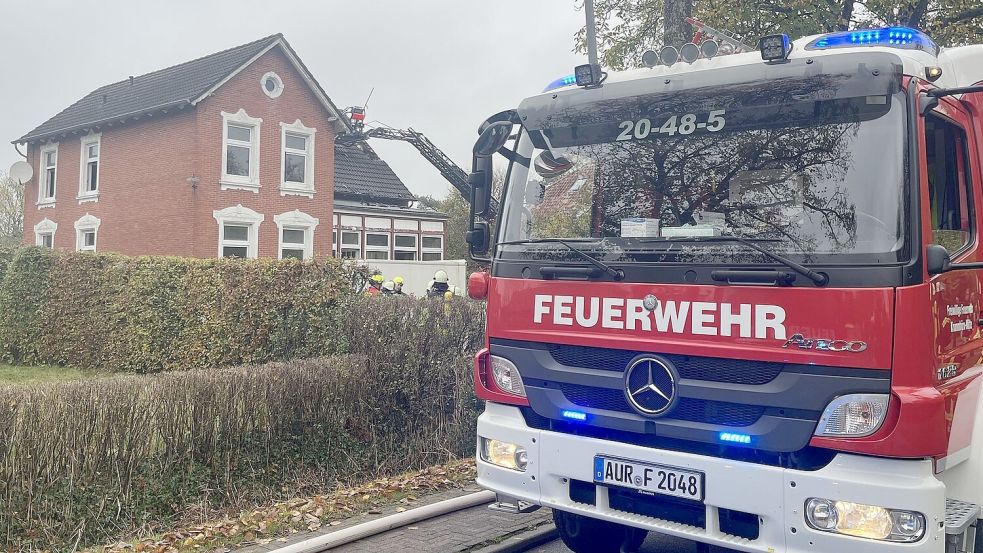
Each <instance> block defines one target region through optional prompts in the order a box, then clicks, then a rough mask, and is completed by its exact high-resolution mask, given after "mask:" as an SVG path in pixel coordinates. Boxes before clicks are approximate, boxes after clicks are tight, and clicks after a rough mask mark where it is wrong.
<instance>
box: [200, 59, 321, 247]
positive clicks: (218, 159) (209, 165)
mask: <svg viewBox="0 0 983 553" xmlns="http://www.w3.org/2000/svg"><path fill="white" fill-rule="evenodd" d="M269 71H273V72H275V73H276V74H277V75H279V77H280V79H281V80H282V81H283V93H282V94H281V95H280V96H279V97H277V98H275V99H271V98H269V97H268V96H266V94H264V93H263V91H262V89H261V84H260V79H261V78H262V76H263V75H265V74H266V73H267V72H269ZM239 109H244V110H245V111H246V113H247V114H249V116H250V117H258V118H261V119H262V120H263V122H262V123H261V124H260V147H259V152H260V159H259V174H260V186H261V188H260V190H259V193H255V192H252V191H247V190H221V187H220V185H219V180H220V178H221V174H222V156H223V155H224V152H223V151H222V112H223V111H224V112H226V113H235V112H237V111H239ZM196 116H197V129H198V130H197V136H198V139H199V141H200V149H199V152H200V165H199V168H200V173H199V175H200V176H201V183H200V185H199V188H198V198H199V203H198V209H197V214H196V221H197V222H198V224H199V227H198V234H199V237H198V239H196V240H195V252H194V254H195V255H196V256H198V257H213V256H215V255H217V253H218V251H217V249H218V223H216V221H215V219H214V217H213V216H212V211H213V210H215V209H223V208H226V207H231V206H235V205H238V204H242V205H243V206H244V207H248V208H250V209H252V210H253V211H257V212H259V213H263V214H264V215H265V216H266V219H265V220H264V221H263V223H262V224H261V225H260V228H259V255H260V257H277V255H278V253H277V247H278V244H279V237H278V236H277V226H276V223H274V221H273V216H274V215H276V214H280V213H285V212H287V211H292V210H294V209H299V210H300V211H302V212H304V213H306V214H308V215H311V216H312V217H316V218H318V219H319V220H320V224H319V225H318V227H317V229H316V230H315V232H314V253H315V255H318V256H324V255H330V254H331V205H332V197H333V196H334V134H335V133H334V130H333V129H334V125H335V123H332V122H330V121H328V118H329V114H328V112H327V111H326V110H325V109H324V108H323V107H322V105H321V103H320V102H319V101H318V99H317V98H316V97H315V95H314V93H313V92H311V90H310V89H309V88H308V87H307V85H306V83H304V81H303V78H302V77H301V75H300V74H299V73H298V72H297V71H295V70H294V68H293V66H292V64H291V63H290V61H289V60H288V59H287V57H286V56H285V55H284V54H283V53H282V52H281V51H280V49H279V48H276V49H274V50H271V51H270V52H267V53H266V54H264V55H263V56H262V57H260V59H258V60H256V61H255V62H253V64H252V65H250V66H249V67H247V68H246V69H245V70H243V71H242V72H241V73H239V74H238V75H236V76H235V77H233V78H232V79H231V80H230V81H229V82H227V83H226V84H224V85H223V86H221V87H220V88H219V89H218V90H217V91H216V93H215V95H213V96H212V97H210V98H207V99H206V100H204V101H202V102H201V103H200V104H199V105H198V107H197V113H196ZM297 119H300V121H301V123H303V124H304V125H305V126H307V127H313V128H316V129H317V133H316V134H315V139H314V190H315V194H314V199H310V198H306V197H302V196H282V195H281V194H280V189H279V186H280V183H281V181H282V177H281V171H282V169H281V161H280V155H281V154H280V138H281V129H280V123H281V122H283V123H293V122H294V121H296V120H297Z"/></svg>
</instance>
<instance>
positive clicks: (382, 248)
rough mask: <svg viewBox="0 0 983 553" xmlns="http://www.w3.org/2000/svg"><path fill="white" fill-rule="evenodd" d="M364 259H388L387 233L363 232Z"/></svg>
mask: <svg viewBox="0 0 983 553" xmlns="http://www.w3.org/2000/svg"><path fill="white" fill-rule="evenodd" d="M365 259H389V234H388V233H386V234H383V233H379V232H366V233H365Z"/></svg>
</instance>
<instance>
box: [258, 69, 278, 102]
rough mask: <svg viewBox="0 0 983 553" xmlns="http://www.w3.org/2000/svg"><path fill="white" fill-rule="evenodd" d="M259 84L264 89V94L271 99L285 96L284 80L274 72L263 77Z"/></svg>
mask: <svg viewBox="0 0 983 553" xmlns="http://www.w3.org/2000/svg"><path fill="white" fill-rule="evenodd" d="M259 84H260V86H262V87H263V94H266V95H267V96H269V97H270V98H278V97H279V96H280V95H281V94H283V80H281V79H280V75H277V74H276V73H274V72H272V71H270V72H269V73H267V74H265V75H263V76H262V78H260V80H259Z"/></svg>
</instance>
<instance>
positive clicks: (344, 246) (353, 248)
mask: <svg viewBox="0 0 983 553" xmlns="http://www.w3.org/2000/svg"><path fill="white" fill-rule="evenodd" d="M341 257H342V258H343V259H359V258H361V257H362V242H361V240H360V233H359V232H357V231H346V230H343V231H341Z"/></svg>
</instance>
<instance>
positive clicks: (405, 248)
mask: <svg viewBox="0 0 983 553" xmlns="http://www.w3.org/2000/svg"><path fill="white" fill-rule="evenodd" d="M416 242H417V235H415V234H397V235H395V236H393V259H397V260H400V261H416Z"/></svg>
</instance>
